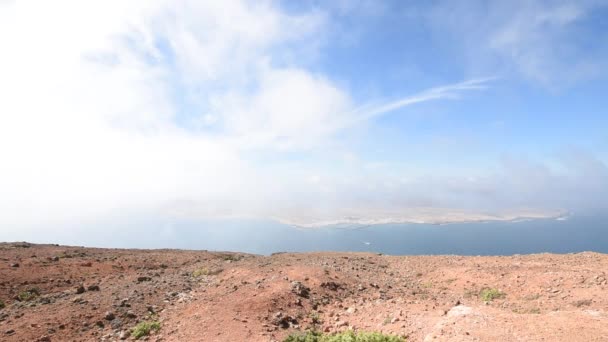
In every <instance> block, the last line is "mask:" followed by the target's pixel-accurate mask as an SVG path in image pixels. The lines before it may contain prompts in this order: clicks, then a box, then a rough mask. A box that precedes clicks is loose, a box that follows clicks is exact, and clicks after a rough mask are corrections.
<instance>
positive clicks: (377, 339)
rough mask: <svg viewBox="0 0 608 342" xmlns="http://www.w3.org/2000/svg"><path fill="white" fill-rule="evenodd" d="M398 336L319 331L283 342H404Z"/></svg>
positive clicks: (293, 335) (299, 335) (302, 334)
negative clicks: (325, 332)
mask: <svg viewBox="0 0 608 342" xmlns="http://www.w3.org/2000/svg"><path fill="white" fill-rule="evenodd" d="M404 341H405V339H404V338H401V337H398V336H391V335H383V334H380V333H375V332H359V333H355V332H352V331H348V332H344V333H339V334H323V333H321V332H318V331H308V332H306V333H296V334H292V335H290V336H288V337H287V338H286V339H285V340H284V341H283V342H404Z"/></svg>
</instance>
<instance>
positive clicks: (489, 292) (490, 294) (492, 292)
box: [479, 288, 506, 302]
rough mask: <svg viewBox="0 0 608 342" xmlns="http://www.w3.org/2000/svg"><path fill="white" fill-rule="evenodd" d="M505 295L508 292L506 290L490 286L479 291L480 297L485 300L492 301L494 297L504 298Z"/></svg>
mask: <svg viewBox="0 0 608 342" xmlns="http://www.w3.org/2000/svg"><path fill="white" fill-rule="evenodd" d="M505 296H506V294H505V293H504V292H500V291H499V290H497V289H489V288H488V289H483V290H481V292H480V293H479V297H480V298H481V300H483V301H484V302H491V301H493V300H494V299H498V298H504V297H505Z"/></svg>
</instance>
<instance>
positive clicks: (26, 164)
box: [0, 0, 608, 239]
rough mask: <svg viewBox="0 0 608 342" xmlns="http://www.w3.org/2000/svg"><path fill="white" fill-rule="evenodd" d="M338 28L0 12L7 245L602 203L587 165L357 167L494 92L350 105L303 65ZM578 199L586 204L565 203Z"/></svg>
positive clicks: (606, 180) (208, 11) (319, 21)
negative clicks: (408, 130) (373, 144)
mask: <svg viewBox="0 0 608 342" xmlns="http://www.w3.org/2000/svg"><path fill="white" fill-rule="evenodd" d="M560 13H561V12H560ZM558 14H559V13H558ZM558 14H556V15H558ZM562 16H563V21H568V20H570V19H569V18H570V17H569V16H567V15H566V14H563V15H562ZM560 18H561V17H560ZM547 20H550V18H549V19H547ZM551 20H553V19H551ZM556 20H557V19H556ZM572 20H573V19H572ZM329 21H331V18H330V14H329V13H327V12H323V11H321V10H319V9H312V10H310V11H306V12H293V13H292V12H288V11H286V10H284V9H283V8H281V7H280V6H279V5H278V4H277V3H275V2H270V1H259V2H247V1H240V0H230V1H221V2H217V1H203V2H199V1H183V2H174V1H127V2H125V1H105V2H99V3H83V2H82V1H59V2H42V3H41V2H28V1H23V2H21V1H20V2H2V3H0V41H1V42H2V47H3V53H2V55H1V56H0V75H2V77H1V78H0V94H2V101H0V163H1V165H2V167H1V169H0V189H1V193H2V195H0V212H1V214H0V226H2V227H3V234H4V235H5V236H7V237H9V236H14V235H11V234H13V233H15V232H18V231H20V230H22V229H30V228H31V229H40V227H61V226H62V225H63V224H66V223H70V224H73V223H74V222H80V221H83V222H84V221H85V220H92V219H96V218H99V219H101V218H104V217H108V216H112V215H117V213H121V214H124V213H130V212H136V213H146V212H154V213H159V212H160V213H166V215H186V216H195V217H210V216H211V217H216V216H220V217H225V216H248V217H250V216H255V217H275V216H278V215H282V216H284V214H285V213H288V214H289V213H293V215H300V214H302V213H303V212H305V213H306V214H307V215H313V216H314V215H317V213H318V215H322V214H326V213H328V212H335V213H342V212H346V211H349V210H352V209H353V208H354V209H356V210H358V211H359V212H361V213H363V214H364V213H365V212H366V210H370V211H371V210H373V209H377V208H384V209H387V208H388V209H390V210H400V208H410V207H446V208H464V209H472V208H479V209H480V210H499V209H503V208H509V209H511V208H537V207H539V208H541V209H544V208H547V209H554V208H556V207H559V208H561V207H567V206H570V205H583V204H586V203H582V202H584V201H591V200H593V199H594V198H597V199H598V200H599V199H601V198H602V196H603V194H602V193H600V191H598V189H599V188H601V187H604V186H608V176H607V175H608V173H607V171H606V165H605V164H604V163H603V162H602V161H601V160H599V159H596V158H594V157H593V156H580V155H578V154H577V157H576V158H574V159H572V158H570V159H567V162H566V164H561V165H560V166H558V167H557V168H552V167H549V166H546V165H544V164H535V163H533V162H528V161H517V160H513V159H507V160H506V161H505V163H504V165H503V166H502V167H499V169H498V171H497V170H479V171H478V173H477V174H466V175H465V174H453V175H450V174H449V172H424V173H419V174H413V175H404V174H398V173H397V174H396V173H395V172H393V171H394V169H393V170H386V169H384V170H383V169H382V168H374V166H373V163H372V162H371V161H369V160H364V159H359V158H357V157H356V156H355V157H352V155H351V154H349V151H347V150H346V149H344V148H342V147H340V143H339V142H345V141H346V142H349V141H350V140H349V139H353V138H352V137H347V138H344V136H348V134H349V132H350V131H351V130H365V127H366V125H367V124H368V123H369V122H370V121H373V120H376V119H377V118H379V117H381V116H383V115H386V114H389V113H391V112H394V111H396V110H399V109H403V108H404V107H407V106H412V105H415V104H421V103H424V102H432V101H440V100H454V99H458V98H461V97H466V96H468V94H470V93H472V92H482V91H483V90H484V89H486V88H487V87H488V86H489V84H491V83H492V82H494V81H495V79H469V80H464V81H462V82H456V83H450V84H447V85H438V86H437V87H434V88H431V89H426V90H425V89H420V92H419V93H417V94H412V95H408V94H404V96H403V97H402V98H397V99H382V98H372V99H360V98H354V97H353V95H352V92H351V91H350V90H349V87H348V84H346V83H345V82H342V81H339V80H334V79H332V78H331V77H330V76H329V75H326V74H323V73H321V72H319V71H314V69H312V68H309V67H308V66H307V62H302V61H314V60H315V58H318V55H319V54H320V53H321V52H322V51H323V49H324V44H327V43H326V39H325V38H326V37H324V35H326V34H327V31H328V30H329V28H328V22H329ZM551 22H553V21H551ZM499 36H500V35H499ZM510 36H511V35H509V34H508V32H506V33H504V34H502V37H503V38H501V39H498V38H497V39H498V40H496V42H495V44H497V45H496V46H503V47H505V46H506V47H508V46H510V42H511V41H512V40H511V39H510V38H509V37H510ZM500 49H502V48H500ZM347 144H348V143H347ZM307 158H308V159H309V160H312V161H306V160H307ZM384 167H385V168H388V169H390V168H392V166H391V163H390V162H388V163H386V164H385V166H384ZM531 180H534V181H531ZM581 185H582V186H584V190H583V191H585V194H586V195H587V194H589V195H590V196H586V195H585V196H573V198H569V199H564V200H559V199H560V198H563V196H555V195H556V194H559V193H562V192H564V191H566V192H572V191H580V189H581ZM594 196H595V197H594ZM552 199H555V200H552ZM1 238H2V236H0V239H1Z"/></svg>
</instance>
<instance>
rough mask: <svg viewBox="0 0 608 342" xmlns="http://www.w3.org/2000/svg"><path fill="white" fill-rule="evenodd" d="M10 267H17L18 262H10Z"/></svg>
mask: <svg viewBox="0 0 608 342" xmlns="http://www.w3.org/2000/svg"><path fill="white" fill-rule="evenodd" d="M11 267H13V268H17V267H19V264H18V263H16V262H15V263H12V264H11Z"/></svg>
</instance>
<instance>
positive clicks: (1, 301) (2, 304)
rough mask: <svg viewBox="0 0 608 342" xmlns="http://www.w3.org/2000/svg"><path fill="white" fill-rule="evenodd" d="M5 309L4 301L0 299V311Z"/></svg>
mask: <svg viewBox="0 0 608 342" xmlns="http://www.w3.org/2000/svg"><path fill="white" fill-rule="evenodd" d="M5 307H6V304H4V301H3V300H1V299H0V309H4V308H5Z"/></svg>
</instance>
